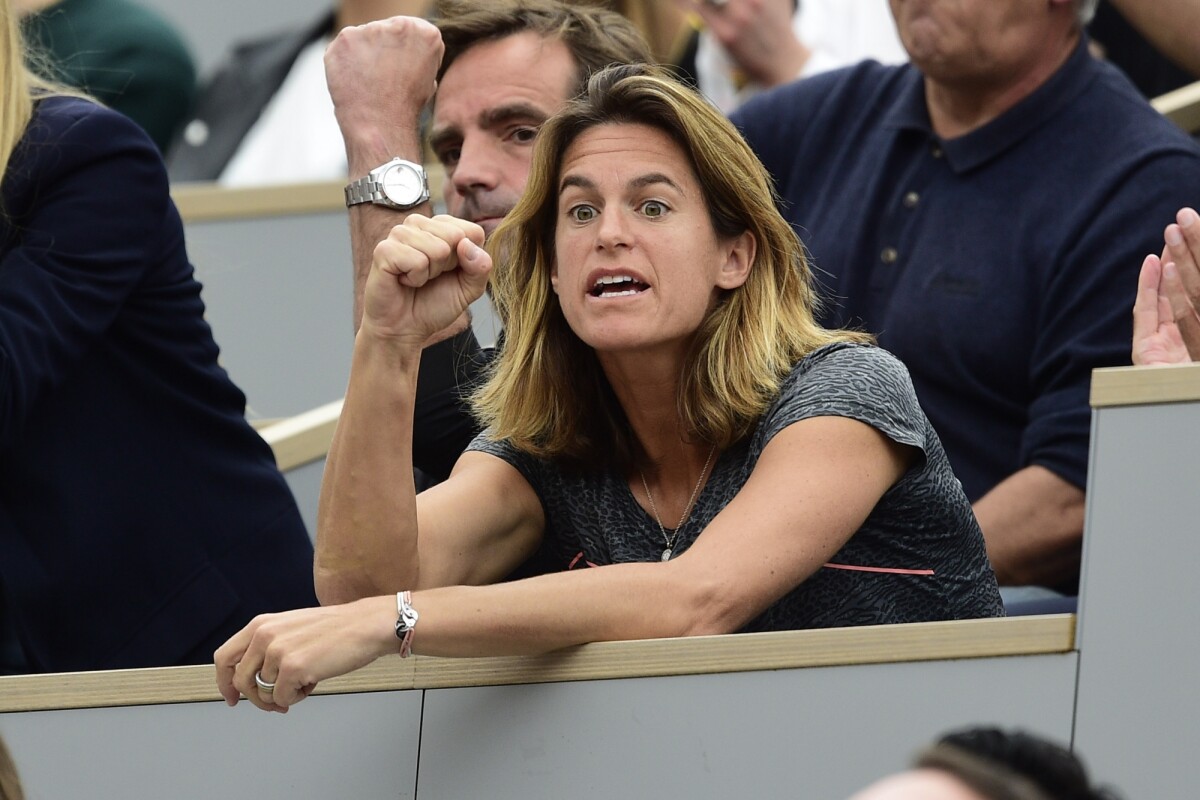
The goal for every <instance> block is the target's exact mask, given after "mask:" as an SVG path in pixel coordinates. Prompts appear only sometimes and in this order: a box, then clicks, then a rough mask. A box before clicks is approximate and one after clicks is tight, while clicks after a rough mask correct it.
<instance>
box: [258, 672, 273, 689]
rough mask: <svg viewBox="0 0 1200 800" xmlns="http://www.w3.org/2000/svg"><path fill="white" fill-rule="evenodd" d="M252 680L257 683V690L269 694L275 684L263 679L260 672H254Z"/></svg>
mask: <svg viewBox="0 0 1200 800" xmlns="http://www.w3.org/2000/svg"><path fill="white" fill-rule="evenodd" d="M254 682H255V683H256V684H257V685H258V690H259V691H260V692H262V693H263V694H271V693H272V692H274V691H275V684H273V683H269V682H268V681H264V680H263V676H262V673H261V672H256V673H254Z"/></svg>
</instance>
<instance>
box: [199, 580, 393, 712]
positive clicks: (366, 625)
mask: <svg viewBox="0 0 1200 800" xmlns="http://www.w3.org/2000/svg"><path fill="white" fill-rule="evenodd" d="M395 621H396V601H395V598H394V597H391V596H385V597H368V598H365V599H363V600H358V601H356V602H353V603H345V604H343V605H337V606H324V607H320V608H302V609H298V610H295V611H285V612H283V613H282V614H262V615H259V616H257V617H255V618H254V619H252V620H251V621H250V623H249V624H248V625H246V627H244V628H242V629H241V630H240V631H238V632H237V633H236V634H234V635H233V636H232V637H231V638H230V639H229V641H227V642H225V644H223V645H221V647H220V648H218V649H217V651H216V653H215V654H214V655H213V660H214V661H215V663H216V667H217V688H218V689H219V690H220V692H221V696H222V697H224V698H225V702H226V703H228V704H229V705H231V706H233V705H237V703H238V700H239V699H241V697H243V696H244V697H245V698H246V699H247V700H249V701H250V702H251V703H253V704H254V705H256V706H258V707H259V708H261V709H263V710H265V711H279V712H286V711H287V710H288V708H289V707H291V706H293V705H295V704H296V703H298V702H300V701H301V700H303V699H304V698H306V697H308V695H309V694H311V693H312V691H313V690H314V689H315V688H316V687H317V684H318V683H319V682H321V681H323V680H325V679H326V678H333V677H336V676H338V675H344V674H346V673H347V672H352V671H354V670H356V669H358V668H359V667H364V666H366V665H367V664H370V663H371V662H372V661H374V660H375V659H377V658H379V657H380V656H384V655H387V654H389V653H396V652H399V649H400V642H399V641H398V640H397V639H396V636H395ZM255 675H258V676H259V677H260V678H261V679H262V680H263V681H264V682H266V683H268V684H270V683H273V684H275V687H274V690H273V691H270V692H265V691H263V690H262V689H261V688H260V687H259V685H258V683H257V681H256V680H255Z"/></svg>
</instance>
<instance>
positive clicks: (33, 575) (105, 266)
mask: <svg viewBox="0 0 1200 800" xmlns="http://www.w3.org/2000/svg"><path fill="white" fill-rule="evenodd" d="M0 82H3V93H2V97H0V176H2V182H0V587H2V591H0V672H39V671H46V672H67V671H76V670H85V669H117V668H125V667H148V666H168V665H174V664H194V663H198V662H200V661H207V660H208V659H209V658H211V653H212V650H213V649H214V648H215V647H216V646H217V645H218V644H219V643H220V642H222V641H224V640H225V639H226V638H227V637H228V636H229V635H230V634H231V633H233V632H234V631H236V630H238V628H239V627H241V625H243V624H244V623H245V622H246V621H247V620H249V619H250V618H251V617H253V616H254V615H255V614H258V613H260V612H264V611H280V610H283V609H288V608H297V607H300V606H304V605H312V604H313V603H314V602H315V600H316V598H315V596H314V595H313V591H312V585H311V557H312V555H311V554H312V546H311V544H310V543H309V540H308V537H307V535H306V533H305V531H304V527H303V523H302V522H301V520H300V516H299V512H298V511H297V509H296V506H295V501H294V500H293V499H292V497H291V493H290V492H289V491H288V488H287V484H286V483H285V482H284V481H283V478H282V476H281V475H280V474H279V472H278V470H277V469H276V468H275V464H274V461H273V459H272V454H271V451H270V449H269V448H268V447H267V446H266V444H265V443H264V442H263V441H262V439H261V438H260V437H258V436H257V435H256V434H255V432H254V431H253V430H252V429H251V428H250V427H249V425H247V423H246V421H245V419H244V408H245V398H244V396H243V395H242V393H241V392H240V391H238V389H237V387H235V386H234V385H233V384H232V383H231V382H230V380H229V377H228V376H227V375H226V374H225V372H224V370H222V369H221V367H220V366H219V365H218V364H217V346H216V344H215V342H214V341H213V337H212V332H211V331H210V330H209V327H208V325H207V323H206V322H205V321H204V305H203V303H202V302H201V300H200V285H199V284H198V283H197V282H196V280H195V278H194V277H193V274H192V267H191V265H190V264H189V263H188V259H187V253H186V252H185V250H184V245H183V226H182V224H181V222H180V219H179V214H178V213H177V212H176V210H175V206H174V205H173V204H172V202H171V198H170V195H169V193H168V186H167V178H166V171H165V169H164V168H163V165H162V160H161V158H160V157H159V155H158V151H157V149H156V148H155V146H154V144H153V142H151V141H150V139H149V138H148V137H147V135H146V134H145V133H144V132H143V131H142V130H141V128H139V127H138V126H137V125H136V124H134V123H133V122H132V121H130V120H129V119H127V118H126V117H124V116H122V115H120V114H118V113H116V112H114V111H111V110H109V109H106V108H104V107H102V106H100V105H98V104H96V103H94V102H92V101H90V100H88V99H86V98H83V97H79V96H76V95H72V94H71V93H69V92H67V91H65V90H62V89H60V88H58V87H55V86H53V85H50V84H48V83H46V82H44V81H42V80H39V79H38V78H36V77H34V76H33V75H31V74H30V73H29V72H28V71H27V69H26V67H25V53H24V49H23V46H22V41H21V38H20V35H19V32H18V25H17V21H16V19H15V18H14V14H13V11H12V8H11V6H10V0H0ZM268 555H269V556H270V558H271V561H272V565H273V566H272V570H271V572H270V574H269V575H263V574H260V573H258V571H257V565H259V564H261V563H262V561H263V559H264V558H265V557H266V556H268ZM81 615H82V616H81Z"/></svg>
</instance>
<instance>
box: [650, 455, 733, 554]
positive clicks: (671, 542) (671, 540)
mask: <svg viewBox="0 0 1200 800" xmlns="http://www.w3.org/2000/svg"><path fill="white" fill-rule="evenodd" d="M716 452H717V446H716V444H714V445H713V446H712V448H711V449H710V450H709V451H708V458H706V459H704V467H703V468H702V469H701V470H700V477H699V478H698V479H697V480H696V488H694V489H692V496H691V497H690V498H689V499H688V501H687V505H686V506H684V508H683V516H682V517H680V518H679V522H678V524H676V525H675V535H674V536H667V529H666V528H665V527H664V526H663V522H662V517H660V516H659V515H658V506H656V505H655V504H654V495H652V494H650V484H648V483H646V473H644V472H642V470H641V468H640V467H639V468H638V475H640V476H641V478H642V488H643V489H645V490H646V499H647V500H649V501H650V510H651V511H653V512H654V521H655V522H657V523H658V530H659V532H660V533H662V537H663V542H664V543H666V545H667V547H666V549H665V550H663V551H662V559H661V560H662V561H670V560H671V555H672V554H673V553H674V552H675V540H676V539H678V538H679V529H680V528H682V527H683V523H685V522H687V519H688V517H689V516H691V514H692V506H693V505H694V504H695V503H696V498H697V497H698V496H699V495H700V486H701V485H702V484H703V483H704V476H705V475H707V474H708V466H709V464H711V463H712V459H713V456H714V455H715V454H716Z"/></svg>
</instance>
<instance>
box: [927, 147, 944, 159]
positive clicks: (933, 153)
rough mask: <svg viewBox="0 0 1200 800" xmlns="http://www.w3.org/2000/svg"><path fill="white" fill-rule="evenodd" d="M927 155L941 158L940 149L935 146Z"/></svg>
mask: <svg viewBox="0 0 1200 800" xmlns="http://www.w3.org/2000/svg"><path fill="white" fill-rule="evenodd" d="M929 155H931V156H933V157H934V158H941V157H942V148H940V147H938V146H937V145H936V144H935V145H934V146H933V147H932V148H930V150H929Z"/></svg>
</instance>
